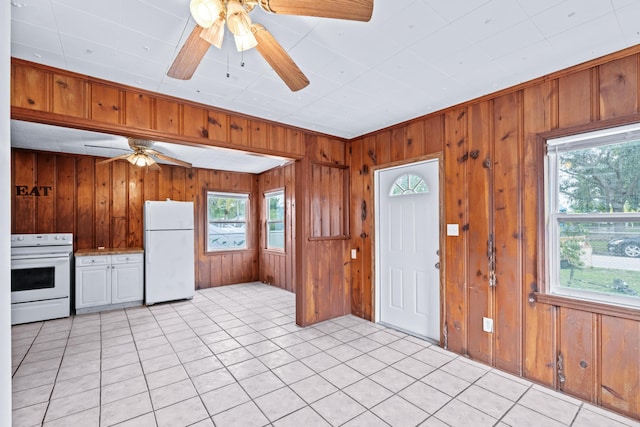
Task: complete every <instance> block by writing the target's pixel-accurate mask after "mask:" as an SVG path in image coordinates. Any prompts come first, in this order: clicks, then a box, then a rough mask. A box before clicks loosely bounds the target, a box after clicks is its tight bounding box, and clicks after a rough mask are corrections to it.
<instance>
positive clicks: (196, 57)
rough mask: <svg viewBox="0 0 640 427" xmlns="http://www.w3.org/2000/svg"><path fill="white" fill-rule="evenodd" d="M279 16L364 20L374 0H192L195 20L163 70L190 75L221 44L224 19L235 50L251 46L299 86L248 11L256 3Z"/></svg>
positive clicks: (295, 71)
mask: <svg viewBox="0 0 640 427" xmlns="http://www.w3.org/2000/svg"><path fill="white" fill-rule="evenodd" d="M256 6H260V8H261V9H262V10H264V11H266V12H269V13H274V14H282V15H298V16H315V17H321V18H334V19H347V20H352V21H364V22H366V21H369V20H370V19H371V14H372V13H373V0H323V1H320V0H191V3H190V9H191V15H192V16H193V18H194V19H195V21H196V23H197V25H196V26H195V28H194V29H193V31H192V32H191V35H189V38H188V39H187V41H186V42H185V43H184V45H183V46H182V48H181V49H180V52H179V53H178V56H177V57H176V59H175V60H174V61H173V64H171V67H170V68H169V71H168V72H167V75H168V76H169V77H173V78H175V79H181V80H189V79H190V78H191V77H192V76H193V73H194V72H195V71H196V68H197V67H198V65H199V64H200V61H202V58H204V55H205V54H206V53H207V50H208V49H209V45H210V44H212V45H214V46H215V47H217V48H218V49H221V48H222V40H223V38H224V33H225V23H226V24H227V28H228V29H229V31H230V32H231V34H233V38H234V40H235V43H236V48H237V49H238V51H244V50H248V49H251V48H253V47H255V48H256V49H257V50H258V52H259V53H260V55H262V57H263V58H264V59H265V61H267V63H269V65H270V66H271V68H273V70H274V71H275V72H276V73H277V74H278V75H279V76H280V78H281V79H282V80H283V81H284V82H285V84H286V85H287V86H289V89H291V90H292V91H294V92H295V91H298V90H300V89H302V88H304V87H306V86H307V85H308V84H309V79H307V77H306V76H305V75H304V73H303V72H302V71H301V70H300V68H298V66H297V65H296V63H295V62H293V59H291V57H290V56H289V54H288V53H287V52H286V51H285V50H284V48H283V47H282V46H281V45H280V43H278V42H277V41H276V39H275V38H274V37H273V36H272V35H271V33H269V31H267V29H266V28H265V27H263V26H262V25H260V24H257V23H255V24H252V22H251V18H250V17H249V13H250V12H251V11H252V10H253V9H254V8H255V7H256Z"/></svg>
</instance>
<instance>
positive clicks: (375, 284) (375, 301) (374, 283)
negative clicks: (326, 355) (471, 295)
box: [371, 152, 447, 348]
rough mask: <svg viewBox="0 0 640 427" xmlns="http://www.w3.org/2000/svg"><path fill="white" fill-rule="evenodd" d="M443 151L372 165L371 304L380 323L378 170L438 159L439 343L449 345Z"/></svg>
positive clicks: (374, 319) (374, 316)
mask: <svg viewBox="0 0 640 427" xmlns="http://www.w3.org/2000/svg"><path fill="white" fill-rule="evenodd" d="M442 157H443V156H442V152H439V153H436V154H429V155H426V156H419V157H415V158H412V159H409V160H403V161H398V162H390V163H385V164H383V165H376V166H374V167H373V168H372V170H373V173H372V174H371V181H372V182H371V188H372V189H373V212H372V213H373V230H372V231H373V235H372V242H371V243H372V245H373V251H372V253H371V258H372V260H371V277H372V280H371V299H372V301H371V306H372V309H373V310H372V311H373V321H374V322H376V323H378V322H379V321H380V298H379V293H380V292H379V289H380V281H379V280H378V277H379V274H380V272H379V265H378V263H377V262H376V261H377V259H378V258H379V250H380V248H379V239H377V235H378V233H379V232H380V230H379V227H380V224H379V203H380V200H379V196H378V180H379V178H378V176H379V173H380V172H381V171H383V170H385V169H393V168H397V167H402V166H411V165H416V164H419V163H425V162H428V161H432V160H437V161H438V200H439V203H440V206H439V209H438V211H439V215H440V224H439V230H438V231H439V233H438V234H439V236H440V269H439V272H440V280H439V284H440V342H439V343H438V344H439V345H440V346H442V347H445V348H446V335H447V331H446V322H445V319H446V315H447V313H446V294H445V286H444V284H445V271H446V265H445V259H446V257H445V256H444V254H445V250H446V239H445V238H444V230H445V227H444V224H445V216H444V215H445V210H444V207H445V193H444V167H443V164H444V161H443V160H444V159H443V158H442ZM404 332H406V333H409V334H411V333H410V332H408V331H404ZM420 338H422V339H426V337H422V336H420Z"/></svg>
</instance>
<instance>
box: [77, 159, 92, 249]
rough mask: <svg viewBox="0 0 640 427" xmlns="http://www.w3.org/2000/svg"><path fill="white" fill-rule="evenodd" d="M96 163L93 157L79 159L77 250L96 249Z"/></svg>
mask: <svg viewBox="0 0 640 427" xmlns="http://www.w3.org/2000/svg"><path fill="white" fill-rule="evenodd" d="M94 163H95V161H94V160H93V159H92V158H91V157H78V158H77V159H76V170H77V184H76V185H77V196H76V197H77V205H76V206H77V212H78V213H77V216H76V231H75V233H76V236H75V241H76V249H89V248H95V247H96V245H95V235H94V224H95V212H94V207H95V204H94V191H95V182H94Z"/></svg>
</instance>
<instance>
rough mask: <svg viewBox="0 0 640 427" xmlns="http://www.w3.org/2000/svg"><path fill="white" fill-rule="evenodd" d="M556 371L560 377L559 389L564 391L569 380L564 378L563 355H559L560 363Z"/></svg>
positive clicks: (558, 362)
mask: <svg viewBox="0 0 640 427" xmlns="http://www.w3.org/2000/svg"><path fill="white" fill-rule="evenodd" d="M556 371H557V375H558V388H559V389H560V390H562V389H564V383H565V381H566V380H567V378H566V377H565V376H564V358H563V357H562V353H558V361H557V362H556Z"/></svg>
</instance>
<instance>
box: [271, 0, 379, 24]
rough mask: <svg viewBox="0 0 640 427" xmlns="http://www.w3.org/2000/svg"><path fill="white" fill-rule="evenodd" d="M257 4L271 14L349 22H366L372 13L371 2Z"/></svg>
mask: <svg viewBox="0 0 640 427" xmlns="http://www.w3.org/2000/svg"><path fill="white" fill-rule="evenodd" d="M259 3H260V7H262V9H264V10H266V11H267V12H272V13H279V14H283V15H299V16H318V17H320V18H334V19H348V20H351V21H363V22H367V21H369V20H370V19H371V14H372V13H373V0H324V1H318V0H260V1H259Z"/></svg>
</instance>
